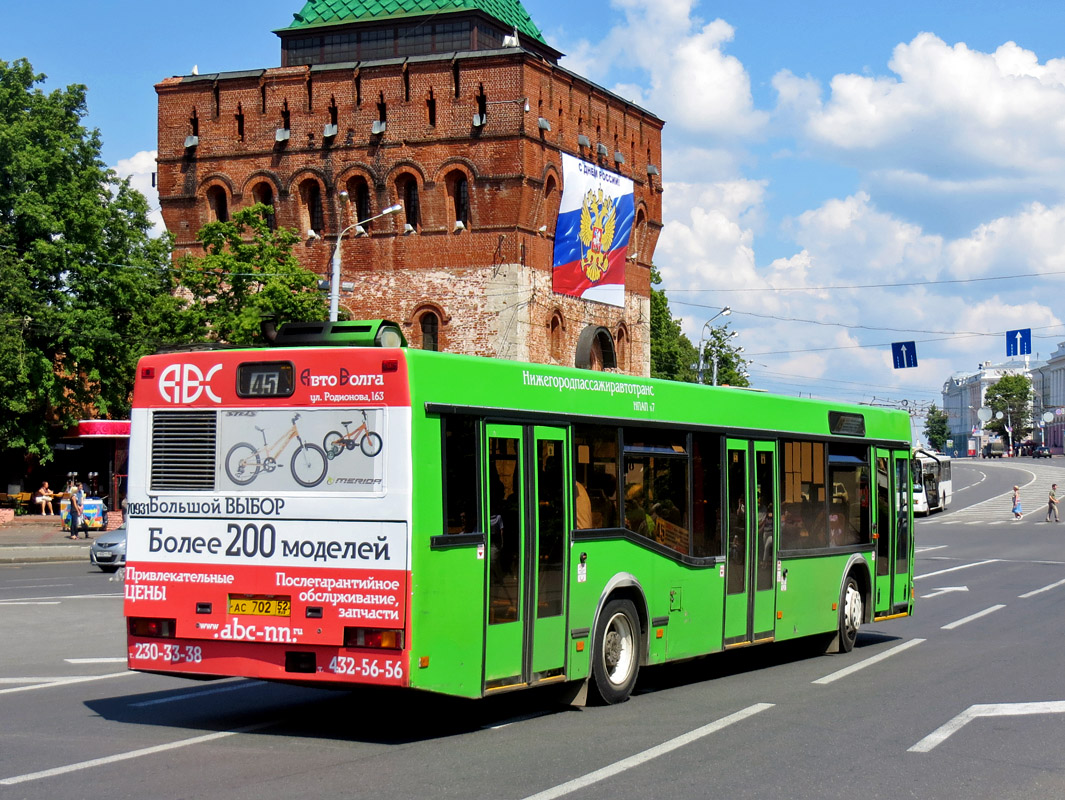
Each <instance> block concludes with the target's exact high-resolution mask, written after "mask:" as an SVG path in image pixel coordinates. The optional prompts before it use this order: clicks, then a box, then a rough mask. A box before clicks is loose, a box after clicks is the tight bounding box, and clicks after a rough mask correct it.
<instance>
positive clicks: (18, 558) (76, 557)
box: [0, 544, 89, 564]
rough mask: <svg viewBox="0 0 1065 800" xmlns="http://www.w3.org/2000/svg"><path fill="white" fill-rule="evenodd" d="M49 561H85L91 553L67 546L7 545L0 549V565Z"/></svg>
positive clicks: (86, 561)
mask: <svg viewBox="0 0 1065 800" xmlns="http://www.w3.org/2000/svg"><path fill="white" fill-rule="evenodd" d="M48 561H84V562H85V563H86V564H88V563H89V551H88V549H83V548H80V547H77V546H76V545H75V546H67V545H46V544H45V545H36V546H33V545H6V546H3V547H0V564H36V563H43V562H48Z"/></svg>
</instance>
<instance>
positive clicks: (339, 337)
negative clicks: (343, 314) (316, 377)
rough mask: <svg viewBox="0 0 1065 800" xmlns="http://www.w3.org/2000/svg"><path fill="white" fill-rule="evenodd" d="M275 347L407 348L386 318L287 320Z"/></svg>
mask: <svg viewBox="0 0 1065 800" xmlns="http://www.w3.org/2000/svg"><path fill="white" fill-rule="evenodd" d="M271 344H273V345H274V346H275V347H308V346H309V347H406V346H407V340H406V339H405V338H404V336H403V333H402V332H401V331H400V329H399V325H397V324H396V323H394V322H390V321H389V320H387V319H372V320H359V321H356V320H352V321H348V320H345V321H342V322H286V323H285V324H283V325H282V326H281V327H280V328H278V330H277V334H276V336H275V337H274V338H273V340H272V341H271Z"/></svg>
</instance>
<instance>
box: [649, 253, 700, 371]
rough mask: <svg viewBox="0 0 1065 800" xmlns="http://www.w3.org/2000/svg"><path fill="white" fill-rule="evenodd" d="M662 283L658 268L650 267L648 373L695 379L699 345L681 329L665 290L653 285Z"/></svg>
mask: <svg viewBox="0 0 1065 800" xmlns="http://www.w3.org/2000/svg"><path fill="white" fill-rule="evenodd" d="M661 283H662V276H661V275H660V274H659V272H658V268H657V267H655V266H652V267H651V287H652V288H651V377H652V378H665V379H667V380H671V381H684V382H685V383H695V382H696V381H697V380H698V373H697V371H696V370H697V367H696V366H693V365H695V364H696V363H697V362H698V360H699V349H698V348H697V347H696V346H695V345H693V344H692V343H691V341H690V340H689V339H688V337H687V336H685V335H684V334H683V333H681V329H680V321H679V320H676V319H673V315H672V313H670V310H669V300H667V299H666V293H665V292H664V291H662V290H660V289H655V288H654V287H655V286H658V285H660V284H661Z"/></svg>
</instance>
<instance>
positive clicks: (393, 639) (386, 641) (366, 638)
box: [344, 628, 403, 650]
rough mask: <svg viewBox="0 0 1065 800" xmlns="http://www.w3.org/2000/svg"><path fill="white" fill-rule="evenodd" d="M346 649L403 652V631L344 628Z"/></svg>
mask: <svg viewBox="0 0 1065 800" xmlns="http://www.w3.org/2000/svg"><path fill="white" fill-rule="evenodd" d="M344 647H372V648H375V649H381V650H402V649H403V631H402V630H393V629H385V628H344Z"/></svg>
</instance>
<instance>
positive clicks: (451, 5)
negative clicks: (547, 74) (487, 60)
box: [282, 0, 547, 44]
mask: <svg viewBox="0 0 1065 800" xmlns="http://www.w3.org/2000/svg"><path fill="white" fill-rule="evenodd" d="M455 11H481V12H484V13H485V14H488V15H489V16H490V17H493V18H495V19H497V20H499V21H500V22H502V23H503V24H504V25H506V26H507V27H510V28H517V30H518V32H519V33H521V34H524V35H525V36H528V37H530V38H531V39H535V40H536V41H538V42H542V43H543V44H547V42H545V41H544V37H543V34H541V33H540V29H539V28H537V27H536V23H534V22H533V21H532V17H530V16H529V12H527V11H526V10H525V8H524V6H522V4H521V0H307V2H306V3H305V4H304V6H303V8H302V9H301V10H300V12H299V13H298V14H293V15H292V16H293V17H294V20H293V22H292V24H291V25H289V26H288V27H287V28H283V29H282V30H285V31H299V30H304V29H308V28H317V27H319V26H323V25H342V24H344V23H347V22H383V21H385V20H396V19H401V18H403V17H422V16H427V15H430V14H445V13H450V12H455Z"/></svg>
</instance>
